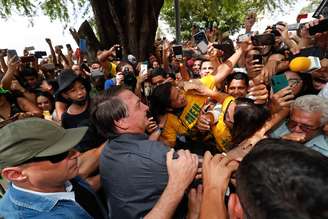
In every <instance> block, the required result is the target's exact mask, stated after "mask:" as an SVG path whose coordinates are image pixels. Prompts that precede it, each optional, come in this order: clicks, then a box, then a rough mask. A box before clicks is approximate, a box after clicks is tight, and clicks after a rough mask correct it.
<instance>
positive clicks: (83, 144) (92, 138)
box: [62, 109, 106, 152]
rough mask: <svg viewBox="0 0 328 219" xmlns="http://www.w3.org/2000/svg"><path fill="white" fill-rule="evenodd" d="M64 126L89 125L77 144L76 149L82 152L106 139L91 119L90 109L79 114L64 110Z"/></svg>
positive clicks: (66, 127)
mask: <svg viewBox="0 0 328 219" xmlns="http://www.w3.org/2000/svg"><path fill="white" fill-rule="evenodd" d="M62 126H63V127H64V128H65V129H69V128H78V127H88V130H87V132H86V133H85V135H84V136H83V138H82V140H81V141H80V143H78V144H77V145H76V146H75V149H77V150H78V151H80V152H84V151H87V150H90V149H93V148H96V147H98V146H99V145H100V144H102V143H104V142H105V141H106V139H105V138H104V137H102V136H101V135H100V133H99V132H98V131H97V128H96V127H95V126H94V125H93V124H92V122H91V121H90V120H89V110H88V109H87V110H85V111H84V112H82V113H80V114H78V115H71V114H68V113H67V111H66V112H64V113H63V115H62Z"/></svg>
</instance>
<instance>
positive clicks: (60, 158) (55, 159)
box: [22, 151, 71, 164]
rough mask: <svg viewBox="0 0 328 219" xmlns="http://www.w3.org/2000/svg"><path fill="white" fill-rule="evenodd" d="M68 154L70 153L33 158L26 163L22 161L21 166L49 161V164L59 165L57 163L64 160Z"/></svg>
mask: <svg viewBox="0 0 328 219" xmlns="http://www.w3.org/2000/svg"><path fill="white" fill-rule="evenodd" d="M70 153H71V151H65V152H63V153H60V154H56V155H52V156H46V157H33V158H31V159H29V160H27V161H24V162H23V163H22V164H26V163H32V162H41V161H50V162H51V163H53V164H55V163H59V162H61V161H63V160H65V159H66V158H67V157H68V155H69V154H70Z"/></svg>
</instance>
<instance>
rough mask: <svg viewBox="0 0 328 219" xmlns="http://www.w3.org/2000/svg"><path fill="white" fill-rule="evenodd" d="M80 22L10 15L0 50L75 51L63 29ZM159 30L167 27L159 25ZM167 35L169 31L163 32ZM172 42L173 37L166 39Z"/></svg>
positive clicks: (267, 20) (263, 21)
mask: <svg viewBox="0 0 328 219" xmlns="http://www.w3.org/2000/svg"><path fill="white" fill-rule="evenodd" d="M309 2H310V1H309V0H297V1H296V3H295V4H293V5H291V6H289V7H286V6H284V7H283V12H275V13H273V14H272V13H271V12H268V11H267V12H265V13H264V15H262V16H259V21H258V22H257V23H256V24H255V25H254V27H253V29H254V30H259V31H261V30H264V28H265V27H266V26H267V25H269V24H273V23H275V22H277V21H281V20H282V21H286V22H287V23H289V24H292V23H295V20H296V16H297V14H298V13H299V12H300V10H301V9H302V8H303V7H305V6H307V5H308V4H309ZM82 21H83V20H82V19H75V21H73V23H69V24H63V23H60V22H59V21H54V22H51V21H50V19H49V18H48V17H46V16H38V17H34V18H33V26H32V25H31V22H30V20H29V19H28V18H26V17H19V16H12V17H10V18H9V19H7V20H0V27H1V29H2V31H1V32H2V33H1V34H0V49H16V50H17V53H18V55H22V53H23V49H24V48H25V47H26V46H34V47H35V49H36V50H39V51H47V52H48V53H49V48H48V46H47V44H46V42H45V38H51V39H52V42H53V45H54V46H55V45H64V47H65V44H67V43H70V44H71V45H72V47H73V49H74V48H76V47H77V44H76V43H75V41H74V40H73V38H72V36H71V34H70V33H69V30H68V28H66V29H64V26H67V27H74V28H76V29H78V27H79V25H80V23H82ZM160 25H161V28H162V29H164V30H165V29H167V26H166V25H165V24H163V22H160ZM163 32H166V33H168V31H163ZM167 38H168V39H172V38H173V36H172V35H168V36H167Z"/></svg>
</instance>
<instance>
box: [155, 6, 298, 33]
mask: <svg viewBox="0 0 328 219" xmlns="http://www.w3.org/2000/svg"><path fill="white" fill-rule="evenodd" d="M179 2H180V19H181V35H182V38H188V37H189V36H190V32H191V27H192V25H193V24H198V25H200V26H203V27H204V26H206V27H208V26H210V24H211V23H213V22H216V23H217V24H218V27H219V29H220V30H221V31H227V30H229V31H231V32H232V33H234V32H235V31H237V30H238V29H239V28H240V27H242V25H243V23H244V19H245V16H246V15H247V13H248V12H250V11H255V12H256V13H257V14H260V13H261V12H263V11H264V9H269V10H275V9H281V6H282V5H283V4H291V3H293V2H294V0H255V1H254V0H180V1H179ZM161 17H162V18H163V19H164V20H165V21H167V22H168V24H169V25H170V26H171V27H174V26H175V12H174V0H165V3H164V6H163V7H162V11H161Z"/></svg>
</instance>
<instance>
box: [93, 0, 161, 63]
mask: <svg viewBox="0 0 328 219" xmlns="http://www.w3.org/2000/svg"><path fill="white" fill-rule="evenodd" d="M90 3H91V6H92V9H93V12H94V15H95V20H96V26H97V32H98V36H99V40H100V47H101V48H102V49H109V48H110V47H111V46H112V45H114V44H117V43H119V44H120V45H122V46H123V53H124V54H125V55H127V54H133V55H135V56H136V57H137V59H138V60H145V59H146V58H148V55H149V53H151V52H152V51H153V44H154V40H155V34H156V30H157V26H158V16H159V13H160V10H161V8H162V6H163V3H164V0H120V1H117V0H90Z"/></svg>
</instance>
